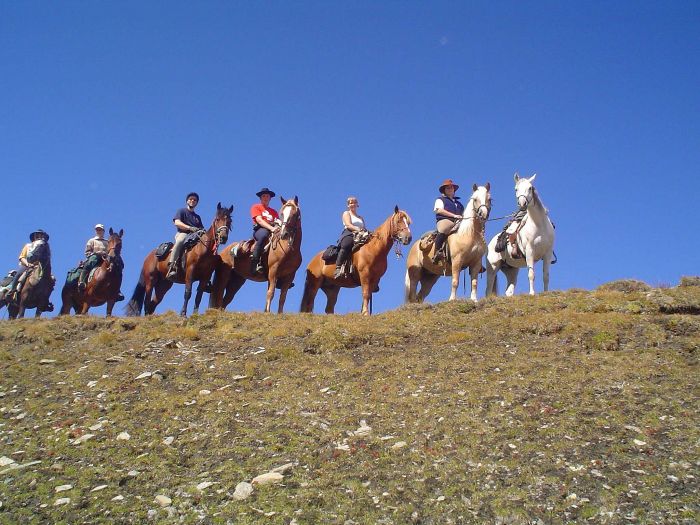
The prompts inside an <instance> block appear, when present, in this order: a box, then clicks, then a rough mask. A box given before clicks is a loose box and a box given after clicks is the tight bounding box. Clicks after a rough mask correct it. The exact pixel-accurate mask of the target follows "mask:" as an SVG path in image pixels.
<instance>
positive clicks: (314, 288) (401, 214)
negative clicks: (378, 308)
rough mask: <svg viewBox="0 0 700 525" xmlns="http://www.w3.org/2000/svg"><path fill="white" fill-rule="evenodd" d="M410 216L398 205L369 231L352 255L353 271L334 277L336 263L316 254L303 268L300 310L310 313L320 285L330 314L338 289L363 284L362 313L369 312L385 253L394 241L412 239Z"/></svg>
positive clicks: (382, 268)
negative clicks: (382, 221) (377, 226)
mask: <svg viewBox="0 0 700 525" xmlns="http://www.w3.org/2000/svg"><path fill="white" fill-rule="evenodd" d="M410 224H411V217H410V216H409V215H408V213H406V212H405V211H403V210H400V209H399V207H398V206H396V207H395V208H394V213H392V214H391V215H389V217H387V219H386V220H385V221H384V223H383V224H382V225H381V226H379V228H377V229H376V230H375V231H373V232H372V234H371V238H370V240H369V241H368V242H367V244H365V245H363V246H362V247H361V248H360V249H359V250H357V251H355V252H354V253H353V254H352V266H353V271H352V273H350V274H349V275H346V276H343V277H339V278H337V279H336V278H334V277H333V274H334V271H335V264H334V263H331V264H326V263H325V262H324V261H323V259H322V258H321V255H322V254H323V252H322V251H321V252H319V253H317V254H316V255H315V256H314V257H313V259H311V262H309V265H308V266H307V267H306V282H305V283H304V294H303V297H302V300H301V308H300V311H301V312H313V309H314V299H315V298H316V294H317V293H318V290H319V288H320V289H321V290H323V292H324V293H325V294H326V299H327V301H326V313H327V314H332V313H333V311H334V309H335V303H336V301H337V300H338V292H339V291H340V288H355V287H357V286H362V314H363V315H369V314H370V311H369V304H370V300H371V299H372V293H374V292H375V291H377V290H378V289H379V280H380V279H381V278H382V276H383V275H384V273H385V272H386V269H387V255H388V254H389V251H390V250H391V247H392V245H393V244H394V242H400V243H402V244H403V245H407V244H409V243H410V242H411V228H410V227H409V225H410Z"/></svg>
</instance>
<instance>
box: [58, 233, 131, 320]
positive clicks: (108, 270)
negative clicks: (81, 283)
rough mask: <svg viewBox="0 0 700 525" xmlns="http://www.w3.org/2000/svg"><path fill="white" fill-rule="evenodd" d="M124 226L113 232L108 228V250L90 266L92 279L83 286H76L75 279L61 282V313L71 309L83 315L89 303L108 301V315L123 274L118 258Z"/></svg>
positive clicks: (100, 304)
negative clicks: (100, 261)
mask: <svg viewBox="0 0 700 525" xmlns="http://www.w3.org/2000/svg"><path fill="white" fill-rule="evenodd" d="M123 236H124V230H119V233H117V232H115V231H114V230H113V229H112V228H110V229H109V241H108V244H107V254H106V255H104V256H103V258H102V263H101V264H100V265H99V266H98V267H97V268H95V269H94V270H93V273H92V279H90V280H89V281H88V283H87V286H86V288H85V290H80V289H79V288H78V283H77V282H76V281H72V282H69V281H68V280H66V283H65V284H64V285H63V289H62V290H61V299H62V300H63V304H62V305H61V313H60V315H66V314H70V311H71V309H73V310H74V311H75V313H77V314H81V315H84V314H86V313H87V312H88V310H89V309H90V307H92V306H102V305H103V304H105V303H107V315H106V316H107V317H111V316H112V309H113V308H114V303H116V300H117V296H118V295H119V289H120V288H121V286H122V274H123V270H124V261H123V260H122V258H121V252H122V237H123Z"/></svg>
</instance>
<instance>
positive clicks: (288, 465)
mask: <svg viewBox="0 0 700 525" xmlns="http://www.w3.org/2000/svg"><path fill="white" fill-rule="evenodd" d="M292 468H294V463H285V464H284V465H280V466H279V467H275V468H273V469H272V470H271V471H270V472H279V473H280V474H284V473H285V472H287V471H288V470H290V469H292Z"/></svg>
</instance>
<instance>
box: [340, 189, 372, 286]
mask: <svg viewBox="0 0 700 525" xmlns="http://www.w3.org/2000/svg"><path fill="white" fill-rule="evenodd" d="M347 205H348V209H347V210H345V211H344V212H343V215H342V220H343V231H342V232H341V234H340V238H339V239H338V248H339V250H338V256H337V257H336V259H335V273H334V274H333V277H334V278H336V279H338V278H340V277H342V276H343V264H344V263H345V261H347V260H348V258H349V257H350V256H351V255H352V245H353V241H354V239H355V232H359V231H362V230H365V229H367V228H366V227H365V220H364V219H363V218H362V216H361V215H358V214H357V208H358V207H359V206H360V204H359V203H358V202H357V197H348V199H347Z"/></svg>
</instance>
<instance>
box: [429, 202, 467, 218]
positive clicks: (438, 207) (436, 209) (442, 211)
mask: <svg viewBox="0 0 700 525" xmlns="http://www.w3.org/2000/svg"><path fill="white" fill-rule="evenodd" d="M442 206H443V204H442V199H435V205H434V206H433V211H434V212H435V213H437V214H438V215H442V216H443V217H448V218H452V219H459V218H461V217H462V216H461V215H457V214H456V213H452V212H450V211H447V210H446V209H445V208H443V207H442Z"/></svg>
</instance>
